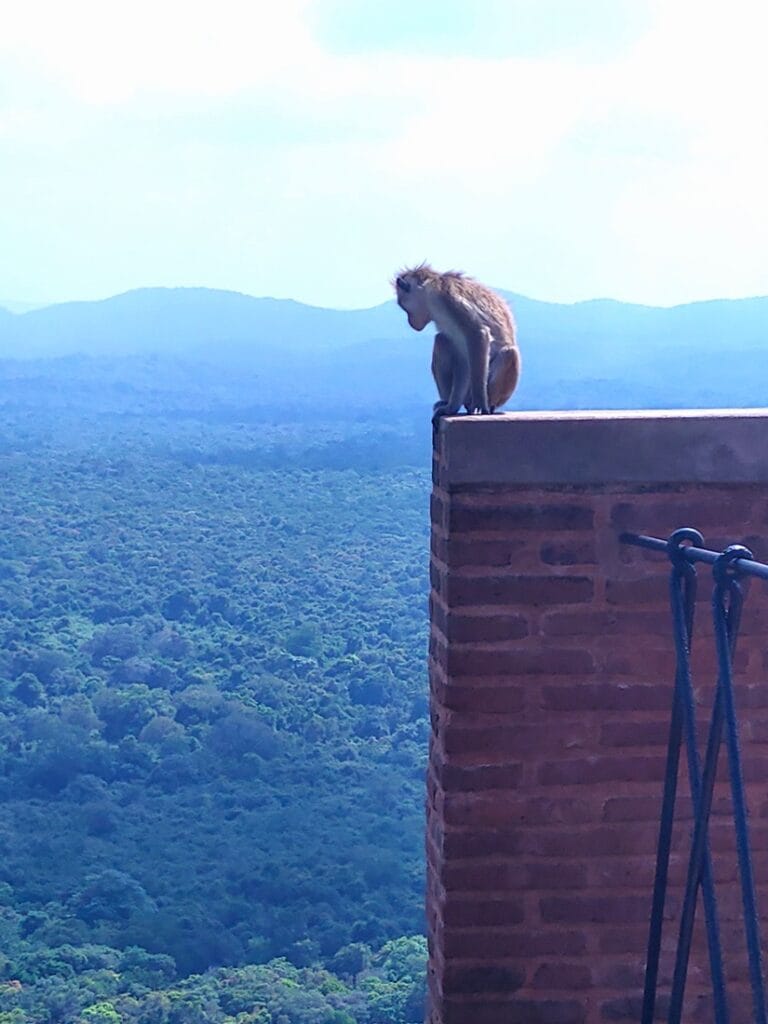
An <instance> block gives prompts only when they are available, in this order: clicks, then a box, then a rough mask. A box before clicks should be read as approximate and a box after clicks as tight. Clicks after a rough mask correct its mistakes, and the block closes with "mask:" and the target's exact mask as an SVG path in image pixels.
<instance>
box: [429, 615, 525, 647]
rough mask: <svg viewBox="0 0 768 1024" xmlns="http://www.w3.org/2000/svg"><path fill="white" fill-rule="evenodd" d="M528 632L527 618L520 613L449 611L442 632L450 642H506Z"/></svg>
mask: <svg viewBox="0 0 768 1024" xmlns="http://www.w3.org/2000/svg"><path fill="white" fill-rule="evenodd" d="M529 632H530V630H529V626H528V619H527V617H526V616H525V615H522V614H514V613H513V614H509V615H489V614H487V613H482V614H480V615H471V614H466V615H461V614H459V613H458V612H451V613H450V614H449V615H448V617H447V622H446V624H445V628H444V629H443V633H444V634H445V636H446V637H447V639H448V640H450V641H451V642H452V643H457V644H462V643H494V642H498V643H508V642H509V641H510V640H520V639H521V638H522V637H524V636H528V633H529Z"/></svg>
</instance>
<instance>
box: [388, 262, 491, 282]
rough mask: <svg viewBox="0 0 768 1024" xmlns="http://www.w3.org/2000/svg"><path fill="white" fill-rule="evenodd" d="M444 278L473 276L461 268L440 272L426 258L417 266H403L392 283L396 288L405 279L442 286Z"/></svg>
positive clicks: (467, 279) (455, 278)
mask: <svg viewBox="0 0 768 1024" xmlns="http://www.w3.org/2000/svg"><path fill="white" fill-rule="evenodd" d="M443 278H447V279H448V280H452V281H469V280H471V278H468V277H467V275H466V274H465V273H464V272H463V271H461V270H446V271H445V272H444V273H440V272H439V271H437V270H435V268H434V267H433V266H432V265H431V264H429V263H427V261H426V260H422V262H421V263H419V264H417V265H416V266H415V267H403V268H402V270H398V272H397V274H395V279H394V280H393V281H392V282H390V283H391V284H392V287H393V288H395V289H397V288H398V287H400V282H401V281H403V280H404V279H405V280H411V281H415V283H416V284H419V285H425V284H427V283H429V284H432V285H435V286H436V287H437V288H440V286H441V284H442V282H443Z"/></svg>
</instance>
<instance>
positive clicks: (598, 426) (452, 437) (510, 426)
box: [435, 408, 768, 487]
mask: <svg viewBox="0 0 768 1024" xmlns="http://www.w3.org/2000/svg"><path fill="white" fill-rule="evenodd" d="M435 443H436V446H437V456H438V462H439V475H440V482H441V484H442V485H443V486H446V487H462V486H483V485H488V486H492V485H500V484H509V485H532V484H553V485H556V484H574V485H578V484H584V485H590V484H591V485H594V484H622V483H627V484H643V483H649V484H651V483H667V484H675V483H689V484H690V483H720V484H722V483H734V484H736V483H739V484H744V483H768V408H765V409H639V410H596V411H575V412H570V411H569V412H559V411H557V412H513V413H502V414H499V415H495V416H452V417H446V418H444V419H442V420H440V423H439V426H438V429H437V432H436V438H435Z"/></svg>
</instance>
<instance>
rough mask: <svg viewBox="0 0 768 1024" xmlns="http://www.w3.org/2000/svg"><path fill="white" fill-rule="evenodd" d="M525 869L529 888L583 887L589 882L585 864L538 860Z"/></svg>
mask: <svg viewBox="0 0 768 1024" xmlns="http://www.w3.org/2000/svg"><path fill="white" fill-rule="evenodd" d="M525 870H526V888H528V889H550V890H551V889H582V888H583V887H584V886H585V885H586V884H587V869H586V867H585V865H584V864H577V863H565V862H563V861H558V862H557V863H548V862H547V861H536V862H534V863H531V864H527V865H526V869H525Z"/></svg>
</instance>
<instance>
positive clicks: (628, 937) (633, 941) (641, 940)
mask: <svg viewBox="0 0 768 1024" xmlns="http://www.w3.org/2000/svg"><path fill="white" fill-rule="evenodd" d="M649 898H650V896H649ZM649 914H650V912H649ZM597 942H598V948H599V951H600V952H601V953H616V954H618V953H632V954H637V955H642V956H645V953H646V945H647V942H648V926H647V924H644V925H642V926H641V925H634V926H633V927H631V928H630V927H627V926H626V925H620V926H619V927H615V928H613V927H611V928H601V929H600V930H599V931H598V933H597Z"/></svg>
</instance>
